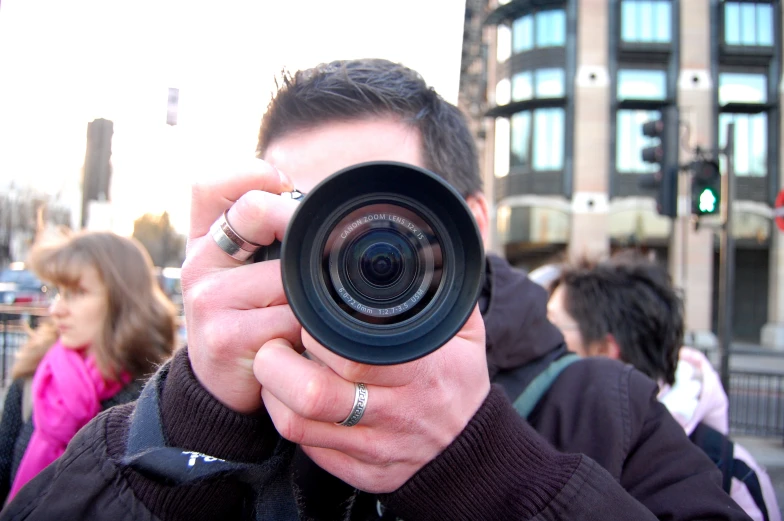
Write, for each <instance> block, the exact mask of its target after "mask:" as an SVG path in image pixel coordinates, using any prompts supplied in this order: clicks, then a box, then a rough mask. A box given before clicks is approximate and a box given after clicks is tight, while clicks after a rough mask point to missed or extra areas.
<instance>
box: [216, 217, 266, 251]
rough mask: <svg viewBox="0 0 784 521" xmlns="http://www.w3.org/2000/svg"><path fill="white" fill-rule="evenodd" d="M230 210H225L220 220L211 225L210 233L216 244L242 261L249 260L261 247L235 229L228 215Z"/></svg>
mask: <svg viewBox="0 0 784 521" xmlns="http://www.w3.org/2000/svg"><path fill="white" fill-rule="evenodd" d="M227 213H228V210H226V211H225V212H223V214H221V216H220V217H218V220H217V221H215V222H214V223H213V224H212V226H211V227H210V235H211V236H212V239H213V240H214V241H215V244H217V245H218V247H219V248H220V249H221V250H223V251H224V252H225V253H226V254H227V255H229V256H230V257H231V258H233V259H237V260H238V261H240V262H245V261H246V260H248V259H249V258H250V257H251V256H252V255H253V254H254V253H256V251H257V250H258V249H259V248H261V245H260V244H256V243H253V242H250V241H246V240H245V239H243V238H242V237H241V236H240V234H238V233H237V232H235V231H234V228H232V227H231V225H230V224H229V220H228V218H227V217H226V214H227Z"/></svg>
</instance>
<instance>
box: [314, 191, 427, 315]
mask: <svg viewBox="0 0 784 521" xmlns="http://www.w3.org/2000/svg"><path fill="white" fill-rule="evenodd" d="M441 257H442V255H441V245H440V242H439V241H438V239H437V238H436V236H435V234H434V231H433V228H432V226H431V225H430V224H429V223H428V221H427V220H426V219H425V218H424V217H423V216H422V215H421V214H420V213H419V212H417V211H415V210H414V209H412V208H409V207H407V206H406V205H405V204H389V203H381V204H362V205H358V207H357V208H355V209H353V210H352V211H349V212H348V213H347V214H346V215H344V216H343V217H342V218H341V219H339V220H338V222H337V223H336V225H335V226H334V227H333V229H332V233H331V234H330V235H329V237H328V239H327V241H326V244H325V247H324V250H323V257H322V276H323V280H324V286H325V287H326V288H327V292H328V294H329V295H330V297H331V300H332V302H333V304H334V305H336V306H337V308H338V310H340V311H342V312H343V313H345V314H346V315H348V316H349V317H350V318H351V319H353V320H356V321H358V322H361V323H364V324H374V325H390V324H396V323H400V322H403V321H405V320H407V319H408V318H411V317H412V316H414V315H415V314H416V313H418V312H419V311H421V310H422V309H424V307H426V306H427V304H428V303H429V302H430V301H431V300H432V297H433V295H434V294H435V293H436V291H437V290H438V287H439V283H440V281H441V269H442V266H441V262H440V259H441ZM437 261H438V262H437Z"/></svg>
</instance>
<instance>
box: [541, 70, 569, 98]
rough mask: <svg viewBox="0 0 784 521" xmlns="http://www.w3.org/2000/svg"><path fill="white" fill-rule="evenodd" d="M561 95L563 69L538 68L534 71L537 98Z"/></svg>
mask: <svg viewBox="0 0 784 521" xmlns="http://www.w3.org/2000/svg"><path fill="white" fill-rule="evenodd" d="M563 96H564V71H563V69H539V70H537V71H536V97H537V98H562V97H563Z"/></svg>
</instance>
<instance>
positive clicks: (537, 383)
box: [514, 353, 580, 418]
mask: <svg viewBox="0 0 784 521" xmlns="http://www.w3.org/2000/svg"><path fill="white" fill-rule="evenodd" d="M578 360H580V356H579V355H577V354H575V353H569V354H566V355H564V356H562V357H561V358H559V359H557V360H554V361H552V362H550V365H548V366H547V367H546V368H545V369H544V370H542V371H541V372H540V373H539V374H538V375H536V377H535V378H534V379H533V380H531V382H530V383H529V384H528V385H527V386H526V387H525V390H524V391H523V392H522V394H520V396H518V397H517V399H516V400H515V401H514V408H515V409H516V410H517V412H518V414H520V416H522V417H523V418H528V415H530V414H531V411H533V410H534V407H536V404H537V403H539V400H540V399H541V398H542V396H544V394H545V393H546V392H547V391H548V390H549V389H550V386H551V385H552V383H553V382H554V381H555V379H556V378H558V376H559V375H560V374H561V372H562V371H563V370H564V369H566V368H567V367H569V366H570V365H572V364H573V363H575V362H576V361H578Z"/></svg>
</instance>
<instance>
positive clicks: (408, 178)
mask: <svg viewBox="0 0 784 521" xmlns="http://www.w3.org/2000/svg"><path fill="white" fill-rule="evenodd" d="M280 258H281V272H282V277H283V286H284V288H285V292H286V296H287V298H288V302H289V304H290V306H291V309H292V311H293V312H294V314H295V315H296V317H297V319H298V320H299V322H300V323H301V324H302V326H303V327H304V328H305V329H306V330H307V331H308V332H309V333H310V334H311V335H312V336H313V337H314V338H315V339H316V340H317V341H318V342H319V343H321V344H322V345H324V346H325V347H327V348H328V349H330V350H332V351H334V352H335V353H337V354H339V355H341V356H343V357H345V358H348V359H351V360H355V361H357V362H363V363H369V364H379V365H381V364H397V363H402V362H407V361H410V360H413V359H416V358H419V357H421V356H424V355H426V354H428V353H430V352H432V351H433V350H435V349H437V348H438V347H440V346H442V345H443V344H444V343H446V342H447V341H448V340H449V339H450V338H452V337H453V336H454V335H455V334H456V333H457V332H458V331H459V330H460V328H461V327H462V326H463V324H465V321H466V320H467V319H468V316H469V315H470V314H471V312H472V310H473V308H474V306H475V305H476V300H477V298H478V296H479V291H480V287H481V284H482V280H483V272H484V250H483V246H482V240H481V237H480V234H479V231H478V228H477V226H476V222H475V220H474V218H473V216H472V214H471V211H470V209H469V208H468V206H467V205H466V203H465V201H464V200H463V198H462V197H461V195H460V194H459V193H458V192H457V191H455V189H454V188H452V187H451V186H450V185H449V184H447V183H446V182H445V181H444V180H442V179H441V178H440V177H438V176H437V175H435V174H433V173H432V172H429V171H427V170H425V169H422V168H419V167H416V166H412V165H407V164H404V163H395V162H371V163H362V164H359V165H355V166H352V167H349V168H346V169H344V170H341V171H340V172H337V173H335V174H333V175H331V176H330V177H328V178H327V179H325V180H324V181H322V182H321V183H320V184H318V185H317V186H316V187H315V188H314V189H313V190H312V191H310V192H309V193H308V194H307V195H306V196H305V197H304V198H303V199H302V201H301V202H300V205H299V207H298V208H297V211H296V212H295V214H294V216H293V217H292V219H291V222H290V223H289V226H288V229H287V231H286V234H285V236H284V240H283V244H282V246H281V253H280Z"/></svg>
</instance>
